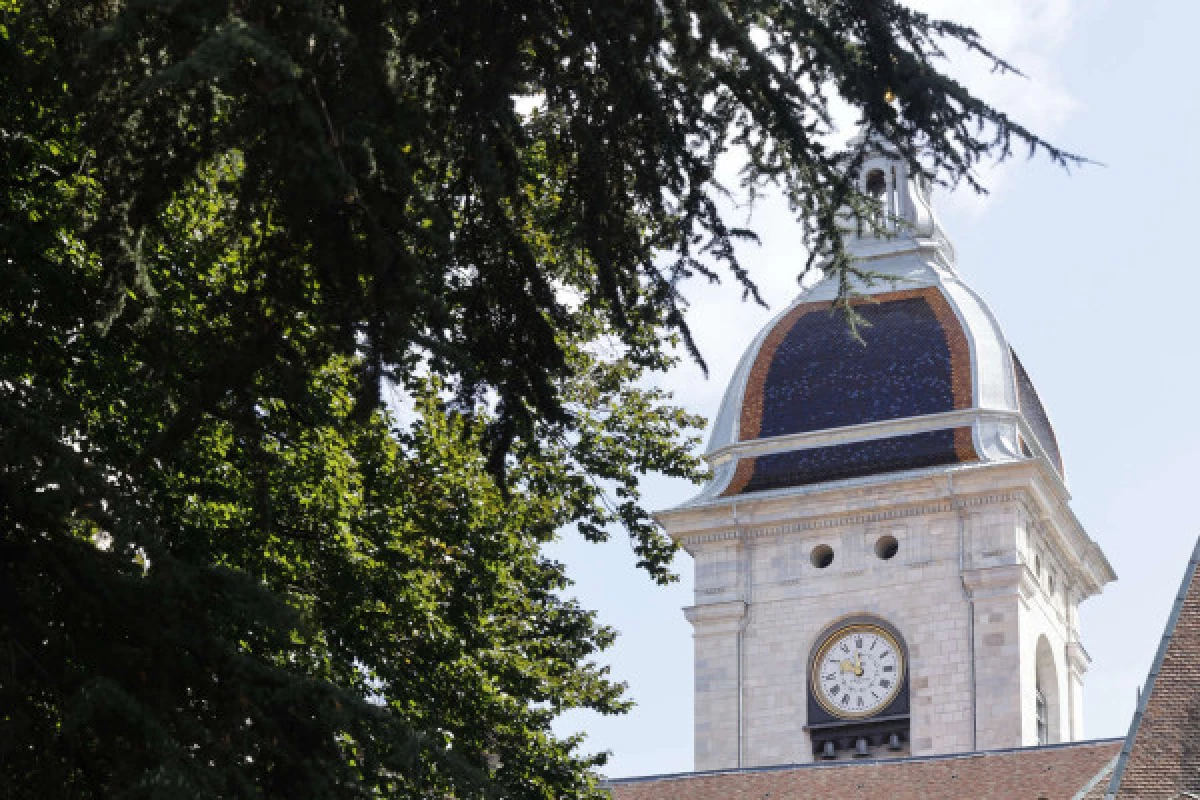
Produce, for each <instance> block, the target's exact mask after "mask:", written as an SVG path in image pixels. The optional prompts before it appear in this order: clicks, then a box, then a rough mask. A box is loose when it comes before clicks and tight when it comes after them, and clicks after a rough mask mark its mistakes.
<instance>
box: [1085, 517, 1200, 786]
mask: <svg viewBox="0 0 1200 800" xmlns="http://www.w3.org/2000/svg"><path fill="white" fill-rule="evenodd" d="M1197 566H1200V537H1197V539H1196V544H1195V546H1194V547H1193V548H1192V557H1191V558H1190V559H1189V560H1188V567H1187V570H1185V571H1184V575H1183V581H1182V582H1181V583H1180V585H1179V591H1178V592H1177V593H1176V595H1175V603H1174V604H1173V605H1172V607H1171V615H1170V616H1169V617H1167V624H1166V627H1165V628H1164V629H1163V635H1162V639H1160V640H1159V643H1158V652H1157V653H1155V655H1154V661H1153V663H1152V664H1151V665H1150V673H1149V675H1148V676H1147V677H1146V687H1145V689H1144V690H1143V691H1142V693H1141V696H1140V697H1139V698H1138V704H1137V709H1135V710H1134V712H1133V719H1132V720H1131V721H1130V723H1129V733H1127V734H1126V735H1125V744H1124V745H1123V746H1122V747H1121V754H1120V755H1119V756H1118V757H1117V766H1116V767H1115V768H1114V769H1113V774H1112V779H1111V780H1110V781H1109V783H1108V791H1107V792H1105V794H1104V797H1105V800H1109V798H1115V797H1116V796H1117V792H1119V791H1120V789H1121V780H1122V779H1123V778H1124V777H1125V768H1126V767H1127V766H1128V765H1129V757H1130V755H1131V754H1132V752H1133V744H1134V741H1135V740H1136V739H1137V733H1138V730H1139V728H1140V727H1141V723H1142V718H1143V716H1144V715H1145V713H1146V707H1147V705H1148V704H1149V702H1150V697H1151V695H1152V694H1153V693H1154V688H1155V685H1156V684H1157V682H1158V680H1157V679H1158V674H1159V672H1160V671H1161V670H1162V666H1163V661H1164V660H1165V658H1166V655H1167V648H1168V646H1169V645H1170V644H1171V640H1172V639H1173V637H1174V636H1175V626H1176V624H1177V623H1178V622H1179V615H1180V613H1181V612H1182V611H1183V604H1184V601H1185V600H1186V599H1187V596H1188V591H1189V589H1190V588H1191V585H1192V580H1193V579H1194V578H1195V575H1196V568H1197Z"/></svg>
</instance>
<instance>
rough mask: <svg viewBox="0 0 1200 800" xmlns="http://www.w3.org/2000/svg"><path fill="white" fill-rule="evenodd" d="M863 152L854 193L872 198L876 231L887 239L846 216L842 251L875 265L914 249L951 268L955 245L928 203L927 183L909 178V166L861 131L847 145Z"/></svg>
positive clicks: (892, 150)
mask: <svg viewBox="0 0 1200 800" xmlns="http://www.w3.org/2000/svg"><path fill="white" fill-rule="evenodd" d="M848 146H849V147H850V148H851V149H858V148H863V149H864V150H865V152H866V155H865V157H864V158H863V160H862V166H861V168H860V170H859V174H858V181H859V188H860V189H861V190H862V191H863V193H865V194H867V195H869V196H872V197H874V198H876V199H877V200H878V201H879V204H880V207H881V213H882V218H881V219H880V220H879V222H880V226H881V227H883V228H884V230H885V231H886V234H884V235H880V234H877V233H876V232H875V231H874V230H872V227H873V226H871V225H870V224H868V223H867V222H865V221H864V222H862V223H860V222H859V221H858V220H855V219H854V218H853V216H852V215H848V217H849V218H848V225H847V228H848V230H849V232H850V236H849V237H848V238H847V242H846V245H847V249H848V250H849V251H850V254H851V255H852V256H854V257H856V258H860V259H864V260H876V259H879V258H884V257H886V256H889V255H896V254H899V253H904V252H911V251H913V250H925V249H934V250H936V251H938V252H939V253H940V254H941V255H942V258H943V260H944V261H945V262H946V265H947V266H953V264H954V245H952V244H951V243H950V238H949V237H948V236H946V233H945V231H943V230H942V227H941V225H940V224H939V223H938V219H937V215H936V214H934V211H933V204H932V203H931V202H930V185H929V181H928V180H927V179H926V178H925V177H923V176H921V175H917V174H913V173H912V170H911V169H910V168H909V165H908V162H907V161H905V160H904V158H903V157H902V156H901V155H900V154H899V153H897V152H896V150H895V148H893V147H892V146H891V145H890V144H889V143H888V142H887V141H886V140H884V139H883V138H882V137H880V136H879V135H878V134H875V135H872V136H871V137H870V138H869V139H868V137H867V134H866V131H860V132H859V133H858V134H857V135H856V136H855V137H854V138H853V139H851V140H850V142H849V145H848Z"/></svg>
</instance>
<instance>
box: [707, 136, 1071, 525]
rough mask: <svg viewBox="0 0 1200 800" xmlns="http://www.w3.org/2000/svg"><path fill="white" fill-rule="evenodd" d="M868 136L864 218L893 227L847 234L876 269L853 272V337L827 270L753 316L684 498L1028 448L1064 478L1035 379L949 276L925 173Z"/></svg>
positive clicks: (1017, 453)
mask: <svg viewBox="0 0 1200 800" xmlns="http://www.w3.org/2000/svg"><path fill="white" fill-rule="evenodd" d="M860 143H861V141H860ZM869 152H870V155H869V157H867V158H866V159H865V160H864V162H863V166H862V169H861V171H860V175H861V178H860V180H862V182H863V187H862V188H863V190H864V191H865V192H867V193H868V194H870V195H872V196H874V197H875V198H876V199H877V200H878V201H879V203H880V206H881V209H882V211H883V212H884V215H883V217H882V218H881V222H880V224H879V225H877V226H871V227H878V228H882V229H884V230H885V231H887V230H888V229H889V228H890V231H888V232H886V233H884V234H883V235H877V234H876V233H874V232H873V231H861V230H860V232H858V233H857V234H853V235H852V236H851V238H850V241H849V243H848V246H849V248H850V251H851V254H852V255H853V256H855V257H856V258H857V259H858V260H859V261H860V262H861V263H862V264H863V266H864V267H865V268H866V269H868V270H870V271H872V272H874V273H876V274H878V275H880V276H882V277H881V278H880V279H878V280H876V281H875V282H874V283H872V284H871V285H863V284H862V283H859V284H857V285H855V286H854V291H855V293H856V294H857V295H858V296H857V297H856V298H855V300H854V301H853V302H854V308H855V311H856V312H857V313H858V314H859V315H860V316H861V317H862V318H863V319H864V320H865V322H866V324H865V325H864V326H862V327H861V328H860V329H859V335H860V336H861V340H859V339H856V338H855V336H854V335H853V334H852V333H851V331H850V329H849V327H848V325H847V322H846V320H845V319H844V318H843V317H842V316H841V315H840V314H838V313H837V312H836V311H835V310H834V309H833V301H834V300H835V298H836V295H837V282H836V281H835V280H833V279H826V280H824V281H822V282H820V283H818V284H816V285H815V286H813V287H812V288H811V289H809V290H807V291H804V292H802V293H801V294H800V296H799V297H797V298H796V300H795V301H794V302H792V304H791V305H790V306H788V307H787V308H786V309H785V310H784V311H783V312H782V313H780V314H779V315H778V316H777V317H775V319H773V320H772V321H771V322H770V323H769V324H768V325H767V326H766V327H765V328H764V329H763V330H762V331H760V332H759V334H758V336H756V337H755V339H754V341H753V342H752V343H751V344H750V346H749V348H748V349H747V350H746V353H745V354H744V355H743V356H742V359H741V361H740V363H739V364H738V367H737V369H736V371H735V372H734V375H733V378H732V380H731V381H730V384H729V387H728V389H727V390H726V394H725V397H724V400H723V402H722V404H721V409H720V412H719V413H718V415H717V417H716V421H715V424H714V427H713V432H712V435H711V438H710V441H709V444H708V451H707V458H708V459H709V462H710V464H711V465H712V467H713V479H712V481H711V482H710V483H709V485H708V486H707V487H705V489H704V490H703V491H702V492H701V494H700V495H699V496H698V497H697V498H695V499H694V500H693V501H692V503H703V502H708V501H713V500H716V499H718V498H722V497H731V496H737V495H743V494H747V493H758V492H774V491H781V490H795V489H796V488H798V487H805V486H811V485H814V484H823V483H828V482H831V481H842V480H851V479H870V478H872V476H878V475H884V474H894V473H897V472H903V471H910V470H923V469H931V468H944V467H946V466H948V465H958V464H970V463H976V462H998V461H1013V460H1020V459H1041V460H1043V461H1044V462H1045V463H1046V464H1047V465H1049V466H1050V467H1051V468H1052V470H1053V473H1054V474H1055V475H1057V476H1058V478H1059V479H1060V480H1061V479H1062V476H1063V466H1062V461H1061V458H1060V456H1059V451H1058V445H1057V442H1056V440H1055V436H1054V430H1053V428H1052V427H1051V425H1050V421H1049V419H1048V417H1047V415H1046V412H1045V410H1044V408H1043V407H1042V404H1041V401H1040V400H1039V399H1038V395H1037V392H1036V391H1035V389H1034V387H1033V383H1032V382H1031V381H1030V379H1029V376H1028V374H1027V373H1026V372H1025V370H1024V368H1023V367H1022V366H1021V362H1020V360H1019V359H1018V358H1017V356H1016V354H1015V353H1014V352H1013V350H1012V348H1011V347H1010V346H1009V344H1008V342H1007V340H1006V339H1005V337H1004V334H1003V332H1002V331H1001V329H1000V326H999V325H998V324H997V322H996V319H995V317H994V316H993V315H992V313H991V311H990V310H989V309H988V307H987V306H986V304H985V303H984V302H983V300H982V299H981V298H980V297H979V295H977V294H976V293H975V292H974V291H972V289H971V288H970V287H968V286H967V285H966V284H965V283H964V282H963V281H962V280H961V279H960V278H959V276H958V273H957V271H956V269H955V255H954V250H953V247H952V245H951V244H950V241H949V239H948V238H947V237H946V236H945V235H944V233H943V232H942V229H941V227H940V225H939V224H938V222H937V219H936V216H935V215H934V213H933V210H932V206H931V205H930V201H929V187H928V185H927V183H926V182H925V181H924V180H923V179H922V178H921V177H919V176H915V175H911V174H910V171H909V169H908V165H907V163H906V162H905V161H904V159H902V158H900V157H898V156H897V155H895V154H894V153H892V152H890V151H889V150H888V148H887V146H886V145H884V144H881V143H872V144H871V146H870V147H869Z"/></svg>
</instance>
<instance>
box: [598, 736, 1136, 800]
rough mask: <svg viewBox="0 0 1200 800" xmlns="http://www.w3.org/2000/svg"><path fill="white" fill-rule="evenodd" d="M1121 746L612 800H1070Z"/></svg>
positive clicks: (868, 764)
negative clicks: (853, 799) (992, 799)
mask: <svg viewBox="0 0 1200 800" xmlns="http://www.w3.org/2000/svg"><path fill="white" fill-rule="evenodd" d="M1120 749H1121V741H1120V740H1106V741H1096V742H1077V743H1073V744H1063V745H1050V746H1047V747H1026V748H1020V749H1015V750H994V751H986V752H979V753H964V754H959V755H945V756H930V757H917V758H903V759H895V760H889V761H847V762H835V763H815V764H801V765H794V766H787V767H767V768H761V769H744V770H729V771H723V772H707V773H704V772H701V773H685V774H682V775H667V776H661V777H655V778H627V779H623V780H615V781H611V782H609V783H608V789H609V791H610V792H611V793H612V797H613V800H752V799H753V800H762V798H769V800H828V799H829V798H838V800H850V799H851V798H872V800H908V798H913V800H916V799H917V798H920V800H963V798H972V800H987V798H995V800H1000V798H1003V799H1004V800H1025V798H1028V800H1042V799H1043V798H1044V800H1075V798H1078V797H1083V796H1085V795H1086V793H1087V792H1088V791H1090V790H1092V789H1093V788H1094V786H1095V784H1097V783H1098V784H1100V785H1103V780H1102V777H1103V773H1105V772H1107V771H1108V770H1110V769H1111V768H1112V764H1113V762H1114V761H1115V760H1116V756H1117V754H1118V752H1119V751H1120Z"/></svg>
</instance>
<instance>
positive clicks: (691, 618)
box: [683, 600, 746, 635]
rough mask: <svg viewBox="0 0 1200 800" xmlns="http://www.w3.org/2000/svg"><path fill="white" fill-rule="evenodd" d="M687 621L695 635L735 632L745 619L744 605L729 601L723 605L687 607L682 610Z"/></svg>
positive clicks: (708, 604) (742, 602)
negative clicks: (694, 630)
mask: <svg viewBox="0 0 1200 800" xmlns="http://www.w3.org/2000/svg"><path fill="white" fill-rule="evenodd" d="M683 615H684V616H685V617H687V621H688V622H690V623H692V627H693V628H695V629H696V634H697V635H699V634H701V633H724V632H731V631H736V630H737V629H738V627H740V626H741V624H742V620H743V619H745V617H746V603H745V602H744V601H742V600H729V601H726V602H724V603H706V604H704V605H698V606H689V607H687V608H685V609H684V610H683Z"/></svg>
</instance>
